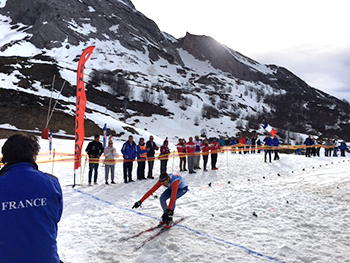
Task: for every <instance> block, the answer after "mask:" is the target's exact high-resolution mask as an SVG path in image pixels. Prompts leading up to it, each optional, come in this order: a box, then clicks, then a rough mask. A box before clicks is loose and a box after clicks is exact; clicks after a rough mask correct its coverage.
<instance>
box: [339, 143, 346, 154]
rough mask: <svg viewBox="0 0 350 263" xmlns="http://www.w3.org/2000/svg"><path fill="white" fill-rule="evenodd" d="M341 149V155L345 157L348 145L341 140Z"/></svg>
mask: <svg viewBox="0 0 350 263" xmlns="http://www.w3.org/2000/svg"><path fill="white" fill-rule="evenodd" d="M339 149H340V156H342V157H345V151H346V149H347V146H346V143H345V142H344V141H341V142H340V146H339Z"/></svg>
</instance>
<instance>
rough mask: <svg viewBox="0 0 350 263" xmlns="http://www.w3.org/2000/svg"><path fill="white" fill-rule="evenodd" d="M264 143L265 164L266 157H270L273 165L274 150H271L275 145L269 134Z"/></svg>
mask: <svg viewBox="0 0 350 263" xmlns="http://www.w3.org/2000/svg"><path fill="white" fill-rule="evenodd" d="M263 142H264V145H265V150H264V151H265V163H266V157H267V155H269V161H270V163H271V152H272V150H271V147H272V145H273V143H272V139H271V135H270V134H268V135H267V136H266V137H265V139H264V140H263Z"/></svg>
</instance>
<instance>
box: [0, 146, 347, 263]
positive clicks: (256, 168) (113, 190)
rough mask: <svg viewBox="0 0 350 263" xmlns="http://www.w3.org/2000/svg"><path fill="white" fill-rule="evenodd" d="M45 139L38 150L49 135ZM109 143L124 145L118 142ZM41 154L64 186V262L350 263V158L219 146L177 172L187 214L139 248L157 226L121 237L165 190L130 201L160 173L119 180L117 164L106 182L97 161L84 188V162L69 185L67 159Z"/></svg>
mask: <svg viewBox="0 0 350 263" xmlns="http://www.w3.org/2000/svg"><path fill="white" fill-rule="evenodd" d="M4 141H5V140H0V147H2V144H3V143H4ZM41 144H42V149H43V152H42V153H44V150H45V149H47V145H48V141H44V140H42V141H41ZM73 147H74V143H73V141H72V140H60V139H54V148H55V149H56V152H57V153H58V154H57V156H56V157H55V159H56V160H57V159H59V158H62V157H60V155H61V154H60V153H61V152H66V153H68V152H70V153H71V152H72V151H70V150H69V149H73ZM84 147H85V146H84ZM115 147H116V148H117V151H118V152H119V153H120V148H121V143H120V142H119V143H118V142H116V143H115ZM321 153H322V152H321ZM45 158H46V159H48V157H47V156H46V157H41V158H39V159H38V160H39V168H40V169H41V170H42V171H45V172H49V173H52V171H53V173H54V175H56V176H57V177H58V178H59V180H60V182H61V185H62V189H63V193H64V212H63V216H62V219H61V222H60V223H59V235H58V248H59V254H60V257H61V259H62V261H63V262H65V263H80V262H81V263H90V262H91V263H104V262H105V263H111V262H122V263H125V262H152V263H154V262H162V263H164V262H165V263H167V262H169V263H170V262H208V263H209V262H210V263H211V262H214V261H216V262H238V263H240V262H242V263H243V262H244V263H245V262H289V263H292V262H294V263H297V262H319V263H324V262H342V263H343V262H350V240H349V237H350V209H349V208H350V176H349V167H350V165H349V161H350V159H349V157H323V156H321V157H316V158H305V157H304V156H296V155H294V154H280V160H279V161H272V163H264V161H263V153H260V154H233V153H229V152H224V153H221V154H219V158H218V167H219V170H217V171H208V172H203V171H198V170H197V173H196V174H188V173H187V172H181V173H180V174H181V175H182V176H183V177H184V178H185V179H186V180H187V182H188V184H189V192H188V193H187V194H185V195H184V196H183V197H182V198H180V199H179V200H178V201H177V207H176V210H175V219H178V218H181V217H185V220H184V221H183V222H181V223H180V224H179V225H178V226H175V227H173V228H172V229H170V230H169V231H167V232H166V233H163V234H162V235H161V236H159V237H157V238H155V239H154V240H152V241H151V242H149V243H147V244H146V245H145V246H144V247H143V248H141V249H140V250H138V251H134V249H135V247H137V246H138V245H140V244H141V243H142V242H143V241H144V240H145V239H147V237H149V236H150V235H152V234H153V233H146V234H143V235H141V236H139V237H137V238H133V239H129V240H127V241H124V239H125V238H127V237H130V236H132V235H134V234H136V233H138V232H140V231H141V230H145V229H147V228H149V227H151V226H155V225H157V223H158V220H159V218H160V216H161V214H162V211H161V208H160V204H159V198H158V197H159V196H160V194H161V190H158V191H157V192H156V193H155V194H154V195H153V196H151V197H150V198H149V199H148V200H146V201H145V202H144V203H143V207H142V208H140V209H137V210H133V209H131V207H132V206H133V204H134V202H135V201H138V200H139V199H140V198H141V196H142V195H143V194H144V193H145V192H146V191H147V190H148V189H149V188H151V186H152V185H153V184H154V183H155V182H156V180H143V181H136V182H134V183H129V184H124V183H123V175H122V164H121V163H118V164H117V165H116V182H117V184H116V185H105V184H104V167H102V165H100V167H99V178H98V183H99V185H97V186H90V187H89V186H87V172H88V167H87V165H86V167H85V170H84V169H83V170H84V176H83V177H82V178H80V177H81V173H80V170H77V174H76V179H77V183H80V180H81V179H82V181H83V183H84V185H83V186H75V187H74V188H72V183H73V180H74V171H73V163H72V162H71V161H67V162H57V163H55V164H54V165H52V163H50V162H48V163H45V162H43V161H44V159H45ZM209 162H210V160H209ZM83 164H84V162H83ZM136 167H137V164H136V163H134V171H133V175H134V176H133V178H134V179H136ZM201 167H202V160H201ZM146 171H147V168H146ZM154 171H155V172H156V174H158V171H159V162H158V161H157V162H156V163H155V168H154ZM168 172H176V173H179V168H178V159H177V158H174V159H171V160H169V163H168Z"/></svg>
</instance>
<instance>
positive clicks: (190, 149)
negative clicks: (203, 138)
mask: <svg viewBox="0 0 350 263" xmlns="http://www.w3.org/2000/svg"><path fill="white" fill-rule="evenodd" d="M195 150H196V144H195V143H194V142H193V138H192V137H190V138H189V139H188V142H187V143H186V153H187V165H188V172H189V173H190V174H193V173H196V172H195V171H194V152H195Z"/></svg>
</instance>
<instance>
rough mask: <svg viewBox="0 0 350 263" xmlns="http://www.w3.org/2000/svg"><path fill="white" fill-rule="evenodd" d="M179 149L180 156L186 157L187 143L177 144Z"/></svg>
mask: <svg viewBox="0 0 350 263" xmlns="http://www.w3.org/2000/svg"><path fill="white" fill-rule="evenodd" d="M176 148H177V151H178V153H179V157H184V156H185V155H186V145H185V144H184V143H183V144H181V143H178V144H176Z"/></svg>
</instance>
